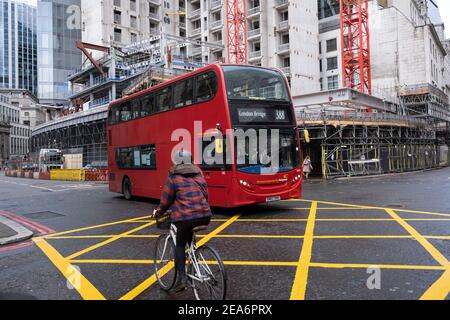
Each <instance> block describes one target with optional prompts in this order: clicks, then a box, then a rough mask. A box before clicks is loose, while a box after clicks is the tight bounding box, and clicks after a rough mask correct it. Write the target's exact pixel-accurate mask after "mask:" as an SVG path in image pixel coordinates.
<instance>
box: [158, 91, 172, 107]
mask: <svg viewBox="0 0 450 320" xmlns="http://www.w3.org/2000/svg"><path fill="white" fill-rule="evenodd" d="M171 105H172V87H171V86H170V87H166V88H163V89H161V90H159V92H157V93H156V110H157V112H163V111H167V110H170V109H171Z"/></svg>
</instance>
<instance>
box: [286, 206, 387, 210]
mask: <svg viewBox="0 0 450 320" xmlns="http://www.w3.org/2000/svg"><path fill="white" fill-rule="evenodd" d="M286 209H288V210H289V209H291V208H289V207H288V208H286ZM292 209H294V210H309V208H308V209H303V208H292ZM372 209H374V210H381V209H377V208H359V207H356V208H355V207H347V208H342V207H340V208H334V207H330V208H317V211H321V210H332V211H339V210H372Z"/></svg>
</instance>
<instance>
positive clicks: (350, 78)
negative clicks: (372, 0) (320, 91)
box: [340, 0, 372, 94]
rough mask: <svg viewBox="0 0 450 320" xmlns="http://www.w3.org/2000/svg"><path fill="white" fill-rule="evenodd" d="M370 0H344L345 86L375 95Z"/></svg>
mask: <svg viewBox="0 0 450 320" xmlns="http://www.w3.org/2000/svg"><path fill="white" fill-rule="evenodd" d="M368 7H369V0H340V9H341V10H340V11H341V48H342V49H341V50H342V52H341V53H342V78H343V86H344V87H348V88H352V89H355V90H358V91H360V92H363V93H367V94H372V79H371V66H370V33H369V10H368V9H369V8H368Z"/></svg>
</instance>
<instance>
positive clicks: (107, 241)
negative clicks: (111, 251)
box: [67, 221, 155, 260]
mask: <svg viewBox="0 0 450 320" xmlns="http://www.w3.org/2000/svg"><path fill="white" fill-rule="evenodd" d="M154 224H155V222H154V221H153V222H150V223H147V224H144V225H143V226H139V227H138V228H135V229H133V230H130V231H127V232H124V233H122V234H120V235H118V236H117V237H114V238H110V239H108V240H105V241H103V242H100V243H97V244H95V245H93V246H91V247H89V248H86V249H83V250H81V251H79V252H75V253H74V254H72V255H70V256H68V257H67V259H68V260H73V259H75V258H77V257H79V256H81V255H83V254H86V253H88V252H91V251H93V250H95V249H98V248H100V247H103V246H106V245H107V244H110V243H111V242H114V241H116V240H118V239H120V238H122V237H123V236H127V235H129V234H132V233H135V232H138V231H140V230H142V229H145V228H148V227H150V226H152V225H154Z"/></svg>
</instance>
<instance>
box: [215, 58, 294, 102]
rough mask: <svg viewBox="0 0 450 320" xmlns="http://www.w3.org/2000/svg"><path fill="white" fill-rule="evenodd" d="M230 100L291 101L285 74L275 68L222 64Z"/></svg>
mask: <svg viewBox="0 0 450 320" xmlns="http://www.w3.org/2000/svg"><path fill="white" fill-rule="evenodd" d="M222 68H223V71H224V75H225V82H226V87H227V94H228V99H229V100H260V101H264V100H269V101H270V100H272V101H286V102H287V101H289V93H288V89H287V87H286V83H285V81H284V78H283V76H282V75H281V74H280V73H278V72H277V71H275V70H269V69H262V68H255V67H242V66H222Z"/></svg>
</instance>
